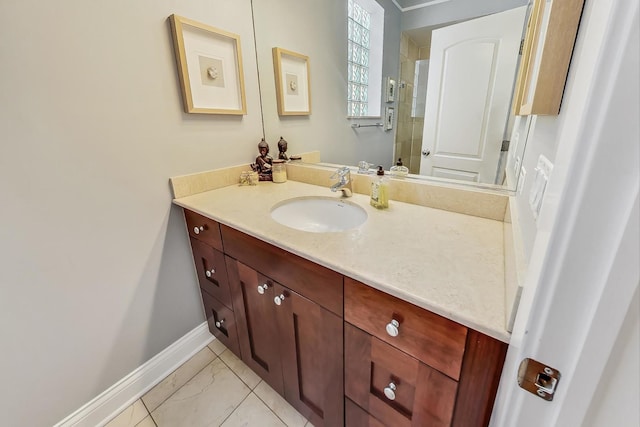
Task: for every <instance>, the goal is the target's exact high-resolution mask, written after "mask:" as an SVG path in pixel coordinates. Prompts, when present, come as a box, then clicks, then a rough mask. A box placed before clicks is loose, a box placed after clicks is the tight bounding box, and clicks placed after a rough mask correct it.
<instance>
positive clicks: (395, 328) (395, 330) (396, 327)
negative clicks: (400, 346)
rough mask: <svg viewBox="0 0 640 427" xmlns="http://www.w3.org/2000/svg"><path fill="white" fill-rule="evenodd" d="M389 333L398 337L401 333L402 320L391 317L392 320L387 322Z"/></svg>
mask: <svg viewBox="0 0 640 427" xmlns="http://www.w3.org/2000/svg"><path fill="white" fill-rule="evenodd" d="M387 333H388V334H389V335H391V336H392V337H397V336H398V334H399V333H400V322H398V321H397V320H396V319H391V322H389V323H387Z"/></svg>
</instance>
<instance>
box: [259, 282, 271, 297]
mask: <svg viewBox="0 0 640 427" xmlns="http://www.w3.org/2000/svg"><path fill="white" fill-rule="evenodd" d="M267 289H269V285H267V284H266V283H265V284H264V285H258V293H259V294H260V295H264V293H265V292H266V291H267Z"/></svg>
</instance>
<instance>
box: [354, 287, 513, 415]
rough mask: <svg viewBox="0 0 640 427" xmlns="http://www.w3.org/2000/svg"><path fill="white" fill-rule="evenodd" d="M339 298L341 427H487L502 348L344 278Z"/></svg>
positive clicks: (412, 306)
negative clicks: (342, 297)
mask: <svg viewBox="0 0 640 427" xmlns="http://www.w3.org/2000/svg"><path fill="white" fill-rule="evenodd" d="M344 292H345V301H344V304H345V316H344V319H345V397H346V400H347V402H346V405H347V407H348V408H349V405H353V404H355V405H357V406H358V407H359V408H360V410H358V409H357V408H351V409H349V410H348V411H347V417H346V425H347V426H348V427H358V426H367V425H371V426H373V425H376V423H378V422H379V423H382V425H386V426H394V427H395V426H433V427H439V426H442V427H445V426H447V427H448V426H456V427H475V426H477V427H484V426H487V425H488V424H489V418H490V416H491V411H492V409H493V401H494V399H495V394H496V392H497V388H498V383H499V381H500V374H501V372H502V365H503V363H504V358H505V356H506V350H507V345H506V344H505V343H502V342H500V341H498V340H495V339H493V338H490V337H488V336H486V335H484V334H481V333H479V332H476V331H474V330H472V329H468V328H466V327H464V326H462V325H460V324H458V323H456V322H453V321H451V320H448V319H445V318H443V317H441V316H438V315H436V314H433V313H431V312H428V311H426V310H423V309H421V308H419V307H416V306H414V305H412V304H410V303H408V302H406V301H402V300H400V299H398V298H395V297H392V296H390V295H388V294H385V293H384V292H380V291H378V290H376V289H373V288H370V287H369V286H366V285H364V284H362V283H359V282H357V281H355V280H352V279H349V278H345V285H344ZM394 320H395V323H393V322H392V321H394Z"/></svg>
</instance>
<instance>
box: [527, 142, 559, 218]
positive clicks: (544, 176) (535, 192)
mask: <svg viewBox="0 0 640 427" xmlns="http://www.w3.org/2000/svg"><path fill="white" fill-rule="evenodd" d="M551 171H553V164H552V163H551V162H550V161H549V159H547V158H546V157H545V156H543V155H542V154H541V155H540V157H538V165H537V166H536V168H535V169H534V170H533V172H534V175H533V183H532V184H531V191H530V193H529V207H530V208H531V213H532V214H533V217H534V218H536V219H537V218H538V215H539V214H540V209H541V208H542V201H543V199H544V193H545V191H546V189H547V182H548V181H549V176H551Z"/></svg>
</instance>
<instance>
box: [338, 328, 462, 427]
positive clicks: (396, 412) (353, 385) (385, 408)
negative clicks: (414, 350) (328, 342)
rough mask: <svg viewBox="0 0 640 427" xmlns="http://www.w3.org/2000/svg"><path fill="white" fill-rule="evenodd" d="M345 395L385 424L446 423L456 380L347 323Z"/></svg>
mask: <svg viewBox="0 0 640 427" xmlns="http://www.w3.org/2000/svg"><path fill="white" fill-rule="evenodd" d="M344 332H345V395H346V397H348V398H349V399H351V400H353V401H354V402H355V403H357V404H358V405H359V406H360V407H362V408H364V409H365V410H366V411H367V412H368V413H369V414H371V415H372V416H373V417H375V418H376V419H378V420H380V421H381V422H382V423H383V424H385V425H388V426H394V427H418V426H420V427H422V426H430V427H445V426H447V427H448V426H450V424H451V419H452V416H453V408H454V406H455V399H456V391H457V388H458V383H457V382H456V381H454V380H452V379H451V378H449V377H447V376H446V375H444V374H442V373H441V372H438V371H437V370H435V369H433V368H431V367H429V366H427V365H426V364H424V363H422V362H420V361H419V360H417V359H415V358H413V357H411V356H409V355H408V354H406V353H403V352H402V351H400V350H398V349H397V348H395V347H393V346H391V345H389V344H387V343H385V342H383V341H381V340H379V339H378V338H376V337H373V336H371V335H369V334H367V333H366V332H364V331H362V330H360V329H358V328H356V327H355V326H353V325H350V324H348V323H345V331H344Z"/></svg>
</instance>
